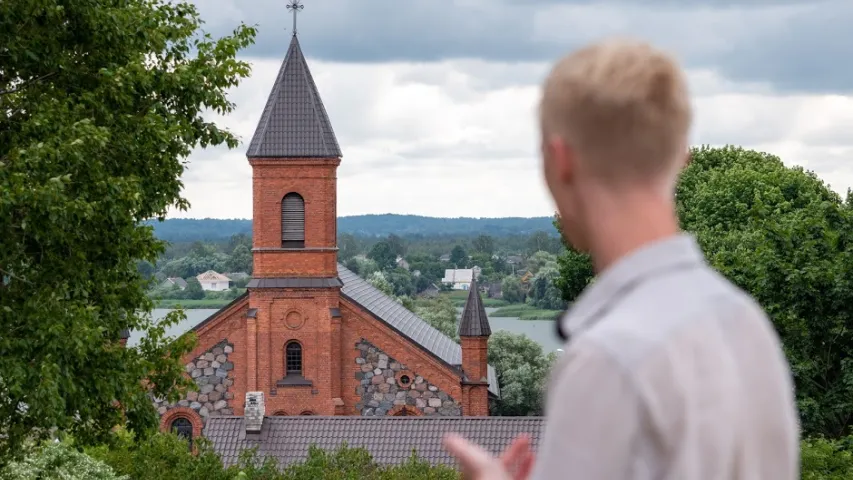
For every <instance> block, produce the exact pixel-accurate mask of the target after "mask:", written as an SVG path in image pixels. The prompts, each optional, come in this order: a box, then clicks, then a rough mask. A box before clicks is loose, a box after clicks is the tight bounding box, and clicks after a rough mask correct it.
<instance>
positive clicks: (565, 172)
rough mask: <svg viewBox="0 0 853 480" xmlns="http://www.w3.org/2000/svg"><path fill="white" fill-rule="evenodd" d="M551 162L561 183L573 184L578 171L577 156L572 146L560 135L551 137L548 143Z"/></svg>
mask: <svg viewBox="0 0 853 480" xmlns="http://www.w3.org/2000/svg"><path fill="white" fill-rule="evenodd" d="M546 148H547V149H548V153H549V157H550V161H551V162H553V165H552V168H553V169H554V170H553V172H554V174H555V176H556V178H557V179H558V180H559V181H560V182H561V183H571V182H572V180H573V178H574V176H575V174H576V170H577V165H576V163H577V156H576V155H575V151H574V149H573V148H572V146H571V145H570V144H569V143H567V142H566V141H565V140H564V139H563V138H562V137H560V136H558V135H551V136H550V137H548V139H547V141H546Z"/></svg>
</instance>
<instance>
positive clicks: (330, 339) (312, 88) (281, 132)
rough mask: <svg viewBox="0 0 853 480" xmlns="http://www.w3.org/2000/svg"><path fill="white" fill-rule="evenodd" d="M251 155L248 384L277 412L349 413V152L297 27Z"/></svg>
mask: <svg viewBox="0 0 853 480" xmlns="http://www.w3.org/2000/svg"><path fill="white" fill-rule="evenodd" d="M295 13H296V12H295V11H294V14H295ZM246 156H247V157H248V160H249V164H250V165H251V166H252V199H253V208H252V210H253V227H252V229H253V230H252V234H253V249H252V255H253V261H254V269H253V277H252V280H251V281H250V282H249V284H248V292H249V310H248V314H247V318H246V353H247V357H248V358H247V361H246V368H245V375H246V389H247V391H261V392H264V394H265V396H266V399H265V402H266V410H267V412H268V414H279V415H300V414H304V415H309V414H316V415H334V414H341V413H343V410H342V405H343V401H342V400H341V397H342V393H341V388H342V387H341V376H342V372H341V371H340V370H341V359H340V358H339V356H340V355H341V351H342V348H341V314H340V309H339V297H340V287H341V285H342V284H341V282H340V280H339V279H338V270H337V242H336V234H337V232H336V225H337V186H336V182H337V168H338V165H340V162H341V149H340V147H339V146H338V141H337V139H336V138H335V134H334V131H333V130H332V125H331V122H330V121H329V117H328V115H327V113H326V109H325V107H324V106H323V102H322V101H321V100H320V95H319V93H318V91H317V86H316V85H315V84H314V79H313V78H312V76H311V72H310V70H309V69H308V64H307V63H306V61H305V57H304V55H303V54H302V49H301V47H300V45H299V40H298V38H297V36H296V32H295V29H294V34H293V37H292V38H291V41H290V46H289V48H288V50H287V54H286V56H285V58H284V62H283V63H282V65H281V69H280V70H279V72H278V76H277V77H276V79H275V83H274V84H273V87H272V91H271V92H270V95H269V99H268V100H267V103H266V106H265V107H264V110H263V113H262V115H261V119H260V121H259V122H258V127H257V130H255V134H254V136H253V137H252V141H251V143H250V144H249V149H248V151H247V153H246Z"/></svg>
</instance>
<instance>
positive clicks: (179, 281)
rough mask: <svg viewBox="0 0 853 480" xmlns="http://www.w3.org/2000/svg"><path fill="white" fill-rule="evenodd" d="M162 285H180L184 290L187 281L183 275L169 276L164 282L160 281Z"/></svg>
mask: <svg viewBox="0 0 853 480" xmlns="http://www.w3.org/2000/svg"><path fill="white" fill-rule="evenodd" d="M160 286H161V287H162V288H172V287H178V288H180V289H181V290H183V289H185V288H187V281H186V280H184V279H183V278H181V277H169V278H167V279H165V280H163V282H162V283H160Z"/></svg>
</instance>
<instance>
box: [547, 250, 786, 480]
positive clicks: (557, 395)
mask: <svg viewBox="0 0 853 480" xmlns="http://www.w3.org/2000/svg"><path fill="white" fill-rule="evenodd" d="M560 321H561V322H562V324H561V328H562V329H563V331H564V332H566V333H567V334H568V335H569V338H570V340H569V343H568V344H567V346H566V350H565V353H563V355H562V356H561V358H560V359H559V360H558V361H557V363H556V365H555V367H554V370H553V372H552V374H551V380H550V384H549V391H548V397H547V402H546V411H547V422H546V427H545V432H544V438H543V439H542V440H541V442H540V446H539V452H538V454H537V459H536V465H535V467H534V472H533V478H535V479H537V480H545V479H558V478H559V479H569V480H575V479H582V480H598V479H602V480H604V479H607V480H618V479H632V480H634V479H636V480H639V479H667V480H711V479H738V480H746V479H750V480H751V479H769V480H795V479H798V478H799V441H798V437H799V428H798V422H797V415H796V409H795V404H794V395H793V388H794V387H793V385H792V380H791V375H790V371H789V368H788V364H787V362H786V360H785V357H784V355H783V352H782V348H781V345H780V342H779V339H778V337H777V335H776V332H775V331H774V330H773V326H772V324H771V323H770V321H769V320H768V318H767V316H766V315H765V313H764V311H763V310H762V309H761V307H760V306H759V305H758V304H757V303H756V302H755V301H754V300H753V299H752V298H751V297H750V296H749V295H747V294H746V293H744V292H743V291H741V290H740V289H738V288H737V287H735V286H734V285H733V284H731V283H730V282H729V281H728V280H726V279H725V278H724V277H722V276H721V275H720V274H718V273H717V272H715V271H714V270H713V269H711V268H710V267H709V266H708V265H707V264H706V263H705V261H704V258H703V255H702V252H701V250H700V249H699V247H698V245H697V244H696V242H695V240H694V239H693V238H692V237H691V236H688V235H679V236H676V237H672V238H669V239H666V240H663V241H659V242H656V243H654V244H651V245H648V246H645V247H643V248H641V249H640V250H638V251H636V252H634V253H632V254H630V255H629V256H628V257H626V258H623V259H621V260H620V261H618V262H617V263H616V264H614V265H613V266H611V267H610V268H608V269H607V270H605V271H604V272H603V273H602V274H601V275H599V276H598V278H597V279H596V281H595V282H594V283H593V284H592V285H590V286H589V287H588V288H587V289H586V290H585V291H584V292H583V294H582V295H581V296H580V297H579V298H578V300H577V301H576V302H575V304H574V306H573V307H572V308H571V310H570V311H569V312H568V313H567V314H566V316H565V317H564V318H563V319H561V320H560Z"/></svg>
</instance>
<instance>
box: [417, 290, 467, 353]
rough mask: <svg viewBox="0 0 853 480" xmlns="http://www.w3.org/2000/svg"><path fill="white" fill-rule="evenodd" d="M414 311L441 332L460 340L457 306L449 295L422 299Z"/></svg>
mask: <svg viewBox="0 0 853 480" xmlns="http://www.w3.org/2000/svg"><path fill="white" fill-rule="evenodd" d="M414 312H415V313H416V314H417V315H418V316H419V317H421V318H422V319H423V320H424V321H426V322H427V323H429V324H430V325H432V326H433V327H434V328H436V329H437V330H438V331H440V332H441V333H443V334H445V335H447V336H448V337H450V338H452V339H454V340H456V341H457V342H459V324H458V321H457V319H456V316H457V313H456V307H454V306H453V302H452V301H451V300H450V298H448V297H447V296H444V295H442V296H438V297H436V298H432V299H428V300H426V299H424V300H420V301H419V302H418V303H417V305H416V306H415V310H414Z"/></svg>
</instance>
